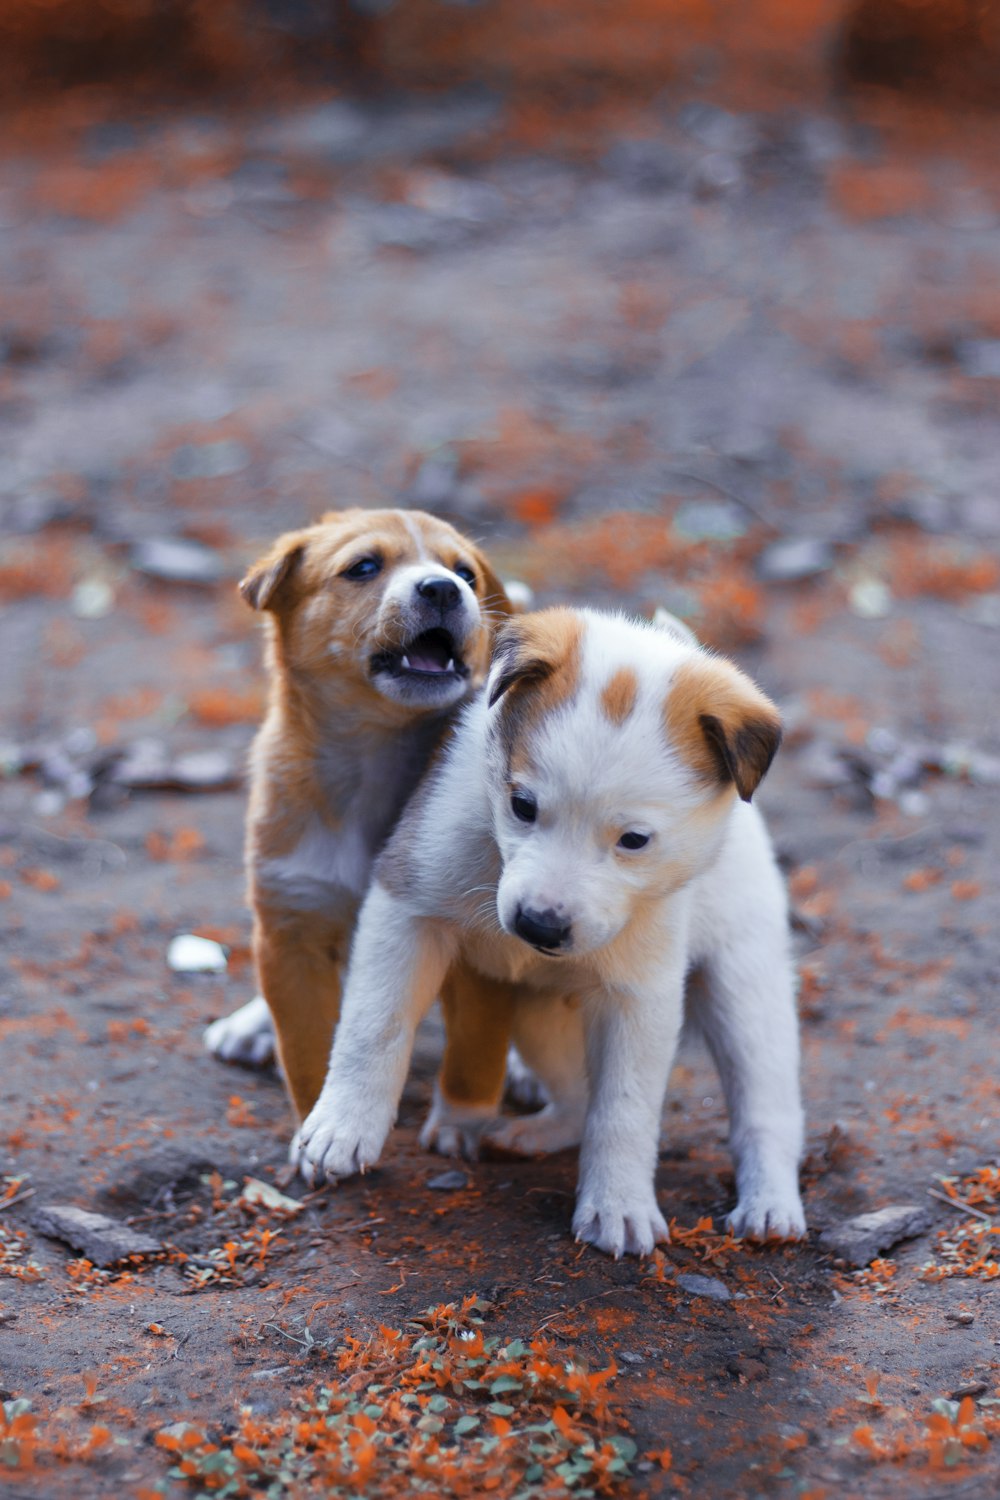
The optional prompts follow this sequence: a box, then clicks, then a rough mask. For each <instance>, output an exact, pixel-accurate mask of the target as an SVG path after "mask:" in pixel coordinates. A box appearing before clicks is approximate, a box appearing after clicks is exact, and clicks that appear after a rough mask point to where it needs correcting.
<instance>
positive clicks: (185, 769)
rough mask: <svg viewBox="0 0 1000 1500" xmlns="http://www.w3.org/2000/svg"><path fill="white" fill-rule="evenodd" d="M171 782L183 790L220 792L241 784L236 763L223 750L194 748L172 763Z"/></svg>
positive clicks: (179, 789)
mask: <svg viewBox="0 0 1000 1500" xmlns="http://www.w3.org/2000/svg"><path fill="white" fill-rule="evenodd" d="M170 778H171V779H170V784H171V785H172V786H174V787H176V788H177V790H178V791H182V792H218V791H222V790H224V789H225V788H226V787H233V786H239V784H240V780H241V778H240V773H239V770H238V768H237V766H236V765H235V763H234V762H233V761H232V760H231V759H230V757H229V756H228V755H224V754H223V753H222V751H221V750H192V751H191V752H190V753H189V754H187V755H178V756H177V758H176V759H175V760H174V761H172V762H171V765H170Z"/></svg>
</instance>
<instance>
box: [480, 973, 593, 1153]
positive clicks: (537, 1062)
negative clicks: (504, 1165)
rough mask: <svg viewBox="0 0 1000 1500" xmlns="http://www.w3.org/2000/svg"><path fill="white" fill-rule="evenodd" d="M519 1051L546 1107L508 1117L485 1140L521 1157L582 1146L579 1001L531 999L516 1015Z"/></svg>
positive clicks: (583, 1079)
mask: <svg viewBox="0 0 1000 1500" xmlns="http://www.w3.org/2000/svg"><path fill="white" fill-rule="evenodd" d="M514 1040H515V1044H516V1046H517V1050H518V1053H519V1054H520V1057H521V1058H522V1059H523V1061H524V1063H526V1064H527V1066H528V1067H529V1068H530V1069H531V1072H532V1073H533V1074H534V1075H535V1076H536V1077H537V1078H538V1080H539V1082H540V1083H541V1085H542V1088H543V1089H544V1091H545V1095H546V1097H547V1099H548V1103H547V1104H546V1105H545V1106H544V1108H543V1109H540V1110H539V1111H538V1112H537V1113H536V1114H533V1115H519V1116H507V1117H505V1118H504V1119H502V1120H497V1121H495V1122H494V1123H493V1124H492V1125H490V1126H488V1127H487V1130H486V1132H485V1134H484V1140H488V1141H489V1143H490V1145H492V1146H496V1147H498V1148H499V1149H500V1150H503V1151H512V1152H514V1153H516V1154H517V1155H518V1156H544V1155H545V1154H547V1153H548V1152H551V1151H564V1150H566V1148H567V1147H569V1146H578V1145H579V1144H580V1141H581V1139H582V1137H583V1127H584V1121H585V1119H586V1114H587V1064H586V1056H585V1052H584V1042H583V1017H582V1015H581V1011H580V1002H579V1000H577V999H576V998H575V997H572V996H565V995H553V996H551V997H542V996H537V995H528V996H526V997H525V998H524V1000H523V1002H522V1003H521V1004H520V1005H519V1006H518V1007H517V1010H516V1011H515V1013H514Z"/></svg>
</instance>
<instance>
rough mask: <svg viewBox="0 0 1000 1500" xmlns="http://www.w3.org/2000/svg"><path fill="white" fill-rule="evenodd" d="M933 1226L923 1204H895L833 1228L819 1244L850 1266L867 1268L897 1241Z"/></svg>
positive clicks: (912, 1236)
mask: <svg viewBox="0 0 1000 1500" xmlns="http://www.w3.org/2000/svg"><path fill="white" fill-rule="evenodd" d="M930 1222H931V1217H930V1214H929V1213H928V1212H927V1209H926V1208H923V1207H922V1206H921V1205H920V1204H914V1203H893V1204H890V1205H889V1206H888V1207H886V1208H878V1209H875V1210H874V1211H872V1212H871V1213H866V1214H857V1215H855V1217H854V1218H853V1219H844V1220H843V1222H842V1223H840V1224H835V1225H833V1227H832V1228H830V1229H827V1230H825V1231H824V1232H823V1234H822V1235H821V1236H820V1244H821V1245H822V1247H823V1249H824V1250H829V1251H831V1252H832V1253H833V1254H834V1255H837V1256H839V1257H840V1259H841V1260H846V1261H847V1263H848V1265H851V1266H867V1265H868V1264H869V1263H870V1262H871V1261H873V1260H874V1259H875V1257H876V1255H879V1254H880V1253H881V1252H882V1251H884V1250H890V1249H891V1248H892V1246H893V1245H895V1244H897V1243H898V1241H900V1240H912V1239H914V1238H915V1237H916V1236H917V1235H918V1234H923V1233H924V1231H925V1230H926V1229H927V1228H929V1226H930Z"/></svg>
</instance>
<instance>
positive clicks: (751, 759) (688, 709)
mask: <svg viewBox="0 0 1000 1500" xmlns="http://www.w3.org/2000/svg"><path fill="white" fill-rule="evenodd" d="M664 727H665V730H666V735H667V742H668V744H670V745H671V746H672V747H673V748H674V749H676V750H677V751H678V752H679V753H680V754H681V755H682V756H683V757H684V759H685V760H686V761H687V762H688V763H689V765H691V766H692V767H693V768H694V770H695V771H696V772H697V774H698V775H699V777H701V779H702V780H703V781H705V782H706V783H708V784H709V785H713V784H714V785H716V786H718V787H720V789H721V788H724V787H730V786H733V787H735V788H736V791H737V792H738V794H739V795H740V797H742V798H743V801H744V802H749V801H750V798H751V797H752V796H753V794H754V792H755V791H756V789H757V787H758V785H759V784H760V782H761V780H762V779H763V777H764V774H765V772H766V771H767V768H768V766H769V765H770V764H771V761H772V760H773V759H774V755H775V752H776V751H777V749H778V746H779V744H780V743H781V716H780V714H779V713H778V710H777V709H776V708H775V706H774V704H773V703H772V702H771V700H770V699H769V698H767V697H765V695H764V694H763V693H762V692H761V691H760V689H759V688H758V687H757V686H756V685H755V684H754V683H753V682H751V681H750V679H749V677H746V676H744V674H743V673H742V672H741V671H740V670H739V668H738V667H734V666H733V664H732V663H731V662H728V661H723V660H721V659H718V658H714V657H706V658H699V659H697V660H694V661H686V662H684V663H683V664H682V665H681V666H680V667H679V668H678V669H677V673H676V675H675V677H674V680H673V683H672V685H671V688H670V692H669V694H668V695H667V699H666V702H665V704H664Z"/></svg>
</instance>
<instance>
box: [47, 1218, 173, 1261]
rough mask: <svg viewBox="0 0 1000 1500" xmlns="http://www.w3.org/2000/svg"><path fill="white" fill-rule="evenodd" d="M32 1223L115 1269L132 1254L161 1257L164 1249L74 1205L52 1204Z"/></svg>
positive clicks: (151, 1240)
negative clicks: (119, 1262) (115, 1266)
mask: <svg viewBox="0 0 1000 1500" xmlns="http://www.w3.org/2000/svg"><path fill="white" fill-rule="evenodd" d="M31 1222H32V1224H33V1225H34V1227H35V1228H36V1229H37V1230H38V1231H39V1233H41V1234H44V1235H48V1236H49V1238H51V1239H56V1240H64V1241H65V1243H66V1244H67V1245H71V1246H72V1247H73V1249H74V1250H79V1251H80V1252H81V1253H82V1254H83V1255H85V1256H86V1257H87V1259H88V1260H89V1261H91V1262H92V1263H93V1264H94V1265H95V1266H101V1267H102V1268H103V1267H105V1266H113V1265H116V1264H117V1262H118V1261H120V1260H124V1259H125V1258H126V1256H129V1255H160V1254H162V1252H163V1246H162V1245H161V1244H160V1241H159V1240H154V1239H153V1238H152V1236H150V1235H148V1234H140V1233H139V1232H138V1231H137V1230H135V1229H131V1228H130V1227H129V1226H128V1225H127V1224H121V1223H119V1221H118V1220H117V1219H109V1218H107V1217H106V1216H105V1215H104V1214H95V1213H91V1212H89V1210H88V1209H85V1208H75V1207H73V1206H72V1205H71V1204H63V1203H50V1204H48V1205H47V1206H45V1207H44V1208H38V1209H36V1210H35V1212H34V1214H33V1215H32V1218H31Z"/></svg>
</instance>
